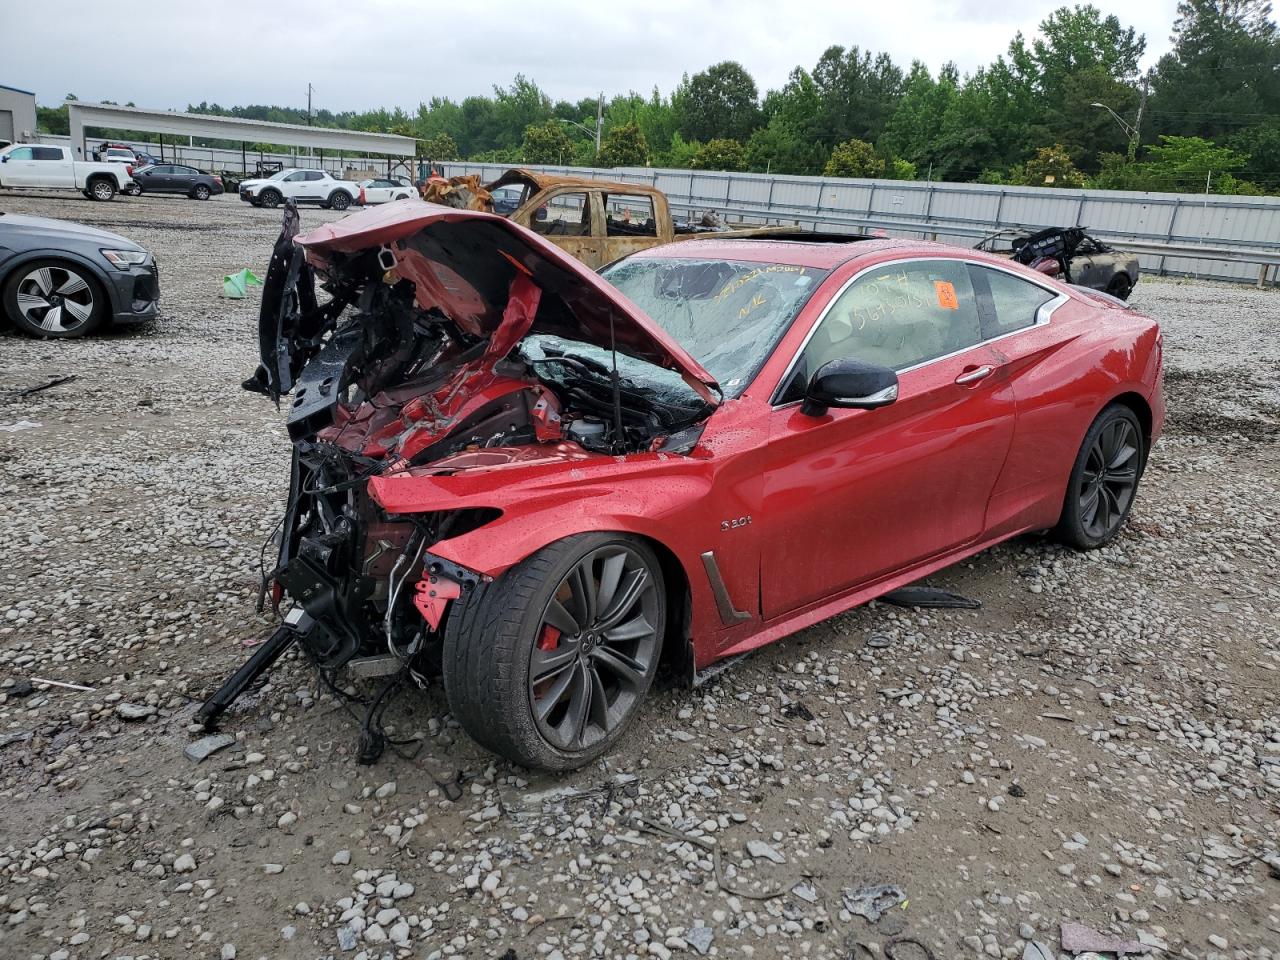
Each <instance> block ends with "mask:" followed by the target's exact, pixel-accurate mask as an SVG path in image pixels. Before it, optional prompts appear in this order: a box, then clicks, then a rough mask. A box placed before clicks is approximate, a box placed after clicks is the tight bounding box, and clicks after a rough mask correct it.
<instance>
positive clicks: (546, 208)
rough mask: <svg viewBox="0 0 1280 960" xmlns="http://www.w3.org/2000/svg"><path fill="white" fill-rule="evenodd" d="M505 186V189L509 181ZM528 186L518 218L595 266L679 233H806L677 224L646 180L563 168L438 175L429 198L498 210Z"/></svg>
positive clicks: (426, 189) (426, 192)
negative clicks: (496, 194)
mask: <svg viewBox="0 0 1280 960" xmlns="http://www.w3.org/2000/svg"><path fill="white" fill-rule="evenodd" d="M504 188H505V189H504ZM511 188H515V189H516V190H519V191H520V194H519V199H518V200H517V201H516V209H515V210H514V212H512V213H510V214H508V215H507V216H509V218H510V219H511V220H512V221H514V222H515V223H518V224H520V226H522V227H526V228H528V229H529V230H532V231H533V232H534V233H536V234H538V235H539V236H542V237H545V238H546V239H547V240H549V241H550V242H551V243H554V244H555V245H556V246H557V247H559V248H560V249H561V250H564V251H565V252H566V253H568V254H569V255H570V256H572V257H574V258H576V259H578V260H581V261H582V262H583V263H585V264H586V265H587V266H589V267H591V268H592V269H593V270H597V269H599V268H600V267H603V266H604V265H605V264H606V263H613V262H614V261H615V260H620V259H622V258H623V257H628V256H630V255H631V254H633V253H639V252H640V251H641V250H647V249H649V248H650V247H656V246H659V245H661V244H664V243H673V242H674V241H676V240H688V239H691V238H693V237H706V236H714V237H716V238H718V239H731V238H736V237H765V236H782V235H792V234H799V233H801V232H802V231H801V230H800V228H798V227H746V228H740V229H726V228H724V227H710V226H703V225H700V224H699V225H680V226H677V224H676V222H675V219H674V218H673V217H672V215H671V207H670V204H668V203H667V197H666V195H665V194H664V193H663V192H662V191H661V190H659V189H657V188H656V187H651V186H648V185H647V184H642V183H625V182H622V181H610V180H594V179H591V178H589V177H567V176H558V175H554V174H549V173H543V172H541V171H534V170H526V169H522V168H515V169H512V170H508V171H507V172H506V173H504V174H503V175H502V176H500V177H499V178H498V179H497V180H494V181H492V182H490V183H486V184H483V185H482V184H481V183H480V181H479V178H478V177H476V176H475V175H474V174H469V175H466V176H460V177H453V178H450V179H448V180H445V179H443V178H434V179H433V180H428V181H427V182H425V183H424V184H423V186H422V199H424V200H427V201H429V202H432V203H442V204H445V205H446V206H453V207H459V208H460V209H467V210H481V211H484V212H486V213H494V212H501V211H495V209H494V204H493V197H492V193H493V191H495V190H502V191H503V193H504V194H508V193H511V192H512V189H511Z"/></svg>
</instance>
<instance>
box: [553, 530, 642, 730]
mask: <svg viewBox="0 0 1280 960" xmlns="http://www.w3.org/2000/svg"><path fill="white" fill-rule="evenodd" d="M660 610H661V605H660V603H659V602H658V596H657V583H656V578H655V577H654V575H653V572H652V571H651V570H650V569H649V566H648V563H647V561H646V560H645V559H644V558H643V557H641V556H640V555H639V554H638V553H637V552H636V551H635V550H634V549H633V548H631V547H630V546H628V545H626V544H611V545H609V546H605V547H600V548H598V549H596V550H593V551H591V552H590V553H588V554H587V555H586V556H584V557H583V558H582V559H581V560H579V561H578V562H577V563H576V564H575V565H574V567H573V569H571V570H570V571H569V572H568V573H567V574H566V575H565V576H564V578H563V579H562V580H561V581H560V584H559V585H558V586H557V587H556V589H555V592H554V593H553V594H552V596H551V599H550V600H549V601H548V602H547V605H546V609H545V610H544V611H543V613H542V623H541V625H540V627H539V629H538V635H537V638H536V640H535V642H534V645H533V649H532V650H531V651H530V652H529V680H528V689H529V705H530V708H531V709H532V711H533V718H534V722H535V723H536V724H537V727H538V732H539V733H541V734H542V736H543V737H544V738H545V739H546V740H547V742H548V743H550V744H551V745H552V746H554V747H557V748H558V749H560V750H567V751H579V750H583V749H587V748H589V747H591V746H592V745H593V744H595V743H597V742H598V741H600V740H603V739H605V738H607V737H608V736H609V735H610V734H611V733H613V732H614V731H615V730H616V729H618V728H619V727H620V726H621V725H622V724H624V723H625V722H626V721H627V720H628V719H630V717H631V714H632V712H633V711H634V709H635V707H636V704H637V703H638V702H639V700H640V698H641V697H642V696H643V694H644V692H645V691H646V690H647V689H648V686H649V680H650V679H651V674H652V668H653V667H654V666H655V664H656V663H657V658H658V652H659V630H660V628H661V623H660V621H659V620H658V619H657V618H658V615H659V612H660Z"/></svg>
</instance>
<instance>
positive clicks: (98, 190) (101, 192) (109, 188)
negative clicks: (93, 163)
mask: <svg viewBox="0 0 1280 960" xmlns="http://www.w3.org/2000/svg"><path fill="white" fill-rule="evenodd" d="M115 195H116V185H115V184H114V183H112V182H111V181H110V180H108V179H107V178H106V177H99V178H98V179H96V180H91V181H89V196H90V197H92V198H93V199H94V200H110V199H111V198H112V197H114V196H115Z"/></svg>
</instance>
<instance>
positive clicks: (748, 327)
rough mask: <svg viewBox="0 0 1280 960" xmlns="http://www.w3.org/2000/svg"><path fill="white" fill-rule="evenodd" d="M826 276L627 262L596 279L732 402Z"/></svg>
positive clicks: (729, 265)
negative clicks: (647, 319)
mask: <svg viewBox="0 0 1280 960" xmlns="http://www.w3.org/2000/svg"><path fill="white" fill-rule="evenodd" d="M827 273H828V271H826V270H818V269H815V268H813V267H801V266H793V265H791V264H780V263H751V262H745V261H738V260H683V259H670V260H663V259H657V258H654V259H649V258H642V259H641V258H631V259H627V260H623V261H621V262H619V263H617V264H615V265H614V266H612V267H609V268H607V269H605V270H604V271H602V272H601V275H602V276H603V277H604V278H605V279H606V280H608V281H609V282H610V283H612V284H613V285H614V286H615V287H617V288H618V289H619V290H621V291H622V292H623V293H624V294H626V295H627V297H629V298H630V299H631V300H632V301H633V302H634V303H635V304H636V305H637V306H639V307H640V308H641V309H642V310H644V312H645V313H647V314H648V315H649V316H650V317H652V318H653V319H654V320H655V321H656V322H657V323H658V325H659V326H661V327H662V328H663V329H664V330H665V331H666V332H667V333H669V334H670V335H671V336H672V337H674V338H675V339H676V340H677V341H679V343H680V345H681V346H683V347H684V348H685V349H686V350H687V351H688V352H689V353H690V354H691V355H692V356H693V358H694V359H695V360H697V361H698V362H699V363H701V364H702V365H703V366H704V367H705V368H706V369H707V371H708V372H710V373H711V375H712V376H714V377H715V378H716V380H717V381H718V382H719V384H720V386H721V387H722V388H723V389H724V392H725V395H726V396H728V397H736V396H738V395H739V394H741V393H742V391H743V390H745V389H746V388H747V384H749V383H750V382H751V380H752V378H753V377H754V376H755V375H756V372H757V371H758V370H759V369H760V367H761V365H762V364H763V363H764V361H765V359H766V358H767V357H768V355H769V351H771V350H772V349H773V345H774V344H775V343H777V341H778V338H779V337H781V336H782V334H783V332H784V331H785V330H786V329H787V327H788V326H790V324H791V321H792V320H793V319H794V318H795V315H796V314H797V313H798V312H799V311H800V308H801V307H803V306H804V304H805V302H806V301H807V300H808V299H809V297H810V296H811V295H812V293H813V291H814V290H816V289H817V288H818V285H819V284H821V282H822V281H823V279H824V278H825V277H826V276H827Z"/></svg>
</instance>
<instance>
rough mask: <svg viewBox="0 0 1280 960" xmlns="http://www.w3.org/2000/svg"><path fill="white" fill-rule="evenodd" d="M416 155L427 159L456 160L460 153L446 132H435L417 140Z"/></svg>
mask: <svg viewBox="0 0 1280 960" xmlns="http://www.w3.org/2000/svg"><path fill="white" fill-rule="evenodd" d="M418 155H419V156H421V157H425V158H426V159H428V160H457V159H458V158H459V157H460V156H462V153H461V152H460V151H459V150H458V145H457V143H455V142H454V139H453V137H451V136H449V134H447V133H437V134H436V135H435V136H434V137H426V138H424V139H422V140H419V141H418Z"/></svg>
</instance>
